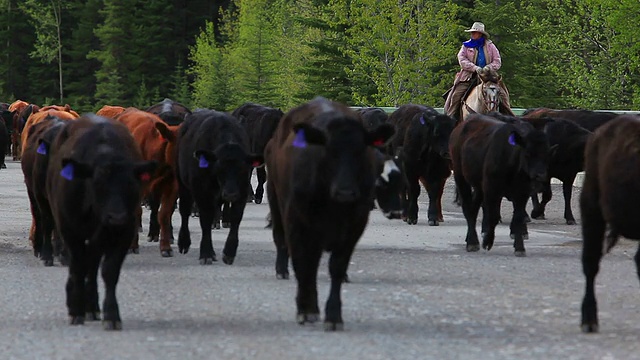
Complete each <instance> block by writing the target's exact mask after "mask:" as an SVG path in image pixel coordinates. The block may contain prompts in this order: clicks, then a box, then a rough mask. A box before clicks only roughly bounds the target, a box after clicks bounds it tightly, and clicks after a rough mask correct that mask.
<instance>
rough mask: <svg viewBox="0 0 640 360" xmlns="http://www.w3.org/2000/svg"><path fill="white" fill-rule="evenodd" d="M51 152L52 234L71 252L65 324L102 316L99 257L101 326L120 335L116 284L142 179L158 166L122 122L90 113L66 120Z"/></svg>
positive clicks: (133, 227) (133, 229)
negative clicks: (147, 158)
mask: <svg viewBox="0 0 640 360" xmlns="http://www.w3.org/2000/svg"><path fill="white" fill-rule="evenodd" d="M49 150H50V151H51V154H50V160H49V161H50V162H49V169H48V171H47V181H46V189H47V192H48V198H49V201H50V204H51V210H52V214H53V218H54V220H55V227H56V230H57V231H58V232H59V234H60V236H61V237H62V239H63V241H64V243H65V245H66V247H67V249H68V250H69V254H70V259H69V260H70V261H69V278H68V280H67V285H66V292H67V308H68V310H69V316H70V323H71V325H78V324H83V323H84V321H85V316H86V317H87V318H88V320H98V319H99V318H100V306H99V305H98V285H97V274H98V268H99V267H100V262H101V260H102V278H103V280H104V283H105V298H104V303H103V314H104V317H103V327H104V329H105V330H119V329H121V328H122V321H121V319H120V311H119V309H118V303H117V299H116V285H117V282H118V277H119V276H120V269H121V267H122V263H123V261H124V258H125V256H126V254H127V251H128V249H129V247H130V245H131V242H132V240H133V239H134V237H135V236H136V234H137V231H138V222H137V220H136V219H137V217H136V212H137V211H140V201H141V200H142V182H143V181H146V180H148V179H149V178H150V176H151V174H152V173H153V171H155V168H156V164H155V163H154V162H145V161H143V160H142V155H141V154H140V150H139V148H138V145H137V144H136V142H135V141H134V139H133V137H132V136H131V134H130V133H129V130H127V128H126V127H125V126H124V125H122V124H119V123H117V122H115V121H114V120H111V119H107V118H103V117H99V116H96V115H93V114H89V115H84V116H82V117H81V118H79V119H78V120H76V121H73V122H69V123H68V124H67V125H66V126H65V127H64V128H63V129H62V130H61V131H60V132H59V133H58V135H57V136H56V138H55V140H54V142H53V143H52V144H51V148H50V149H49ZM103 258H104V259H103Z"/></svg>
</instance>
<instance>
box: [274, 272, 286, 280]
mask: <svg viewBox="0 0 640 360" xmlns="http://www.w3.org/2000/svg"><path fill="white" fill-rule="evenodd" d="M276 279H278V280H289V273H288V272H286V273H282V274H279V273H276Z"/></svg>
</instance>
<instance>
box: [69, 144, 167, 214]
mask: <svg viewBox="0 0 640 360" xmlns="http://www.w3.org/2000/svg"><path fill="white" fill-rule="evenodd" d="M100 147H104V146H103V145H100V146H99V149H98V151H99V152H98V155H97V156H96V157H95V160H94V161H92V162H84V161H78V160H75V159H74V158H72V157H69V158H64V159H62V170H61V171H60V176H62V177H63V178H65V179H66V180H67V181H86V182H87V183H88V184H87V187H86V188H87V189H88V194H87V198H86V199H85V202H89V204H90V206H91V208H92V211H93V212H94V213H96V214H98V219H99V221H100V223H101V224H102V225H103V226H108V227H121V226H126V225H128V224H129V223H130V222H131V219H135V210H136V207H138V206H139V205H140V199H141V192H142V186H143V183H145V182H148V181H149V180H150V179H151V175H152V174H153V173H154V171H155V170H156V167H157V163H156V162H155V161H139V162H132V161H131V160H125V159H124V158H122V157H121V156H114V155H113V153H111V152H110V151H109V150H106V151H105V150H102V149H100Z"/></svg>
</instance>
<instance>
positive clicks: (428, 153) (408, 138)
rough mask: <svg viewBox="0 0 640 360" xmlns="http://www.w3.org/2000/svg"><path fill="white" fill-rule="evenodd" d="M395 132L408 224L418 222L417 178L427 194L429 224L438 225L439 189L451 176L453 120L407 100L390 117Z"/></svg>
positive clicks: (440, 218)
mask: <svg viewBox="0 0 640 360" xmlns="http://www.w3.org/2000/svg"><path fill="white" fill-rule="evenodd" d="M389 123H390V124H394V125H395V126H396V130H397V131H398V136H397V137H396V138H395V139H394V140H393V144H394V148H395V149H396V150H395V151H396V152H397V154H398V157H399V158H400V161H401V163H402V171H403V173H404V175H405V177H406V181H407V194H406V199H405V206H404V211H405V214H406V221H407V224H409V225H414V224H417V223H418V196H419V195H420V182H421V181H422V183H423V185H424V187H425V190H426V191H427V193H428V194H429V210H428V212H427V217H428V221H429V225H431V226H437V225H438V222H440V221H443V219H442V193H443V191H444V184H445V182H446V180H447V178H448V177H449V176H451V161H450V157H449V136H450V135H451V131H452V130H453V128H454V127H455V126H456V121H455V120H454V119H453V118H451V117H449V116H447V115H442V114H440V113H438V112H437V111H436V110H435V109H433V108H431V107H428V106H422V105H414V104H408V105H403V106H401V107H400V108H398V110H396V112H394V113H393V114H392V115H391V117H390V118H389Z"/></svg>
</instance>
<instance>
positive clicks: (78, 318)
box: [69, 316, 84, 325]
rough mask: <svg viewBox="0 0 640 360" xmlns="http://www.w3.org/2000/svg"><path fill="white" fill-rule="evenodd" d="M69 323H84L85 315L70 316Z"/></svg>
mask: <svg viewBox="0 0 640 360" xmlns="http://www.w3.org/2000/svg"><path fill="white" fill-rule="evenodd" d="M69 325H84V316H70V317H69Z"/></svg>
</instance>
